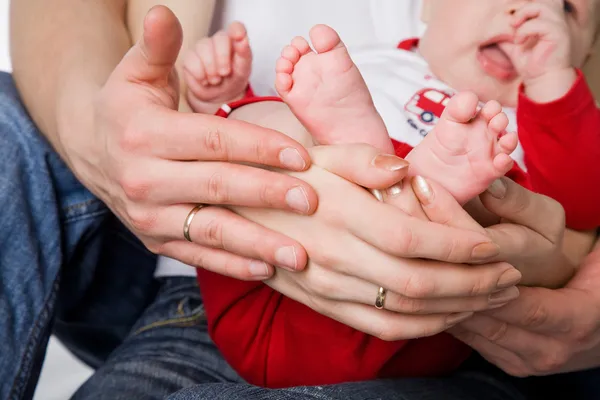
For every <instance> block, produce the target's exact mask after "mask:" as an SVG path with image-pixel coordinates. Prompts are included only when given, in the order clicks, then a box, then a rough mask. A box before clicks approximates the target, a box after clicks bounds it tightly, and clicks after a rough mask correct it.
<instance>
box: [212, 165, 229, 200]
mask: <svg viewBox="0 0 600 400" xmlns="http://www.w3.org/2000/svg"><path fill="white" fill-rule="evenodd" d="M206 194H207V196H208V199H209V202H210V203H212V204H224V203H227V202H228V201H229V200H230V198H229V191H228V190H227V187H226V185H225V184H224V182H223V175H222V174H221V173H220V172H215V173H213V174H212V175H211V177H210V178H209V179H208V182H207V188H206Z"/></svg>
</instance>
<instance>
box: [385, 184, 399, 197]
mask: <svg viewBox="0 0 600 400" xmlns="http://www.w3.org/2000/svg"><path fill="white" fill-rule="evenodd" d="M385 193H386V194H387V195H388V197H396V196H398V195H399V194H400V193H402V181H400V182H398V183H396V184H395V185H394V186H390V187H389V188H387V189H386V191H385Z"/></svg>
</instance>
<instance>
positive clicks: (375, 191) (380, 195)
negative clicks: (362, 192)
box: [371, 189, 384, 201]
mask: <svg viewBox="0 0 600 400" xmlns="http://www.w3.org/2000/svg"><path fill="white" fill-rule="evenodd" d="M371 193H372V194H373V196H375V198H376V199H377V200H379V201H383V200H384V199H383V193H381V190H379V189H371Z"/></svg>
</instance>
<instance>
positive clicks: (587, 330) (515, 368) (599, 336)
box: [450, 246, 600, 377]
mask: <svg viewBox="0 0 600 400" xmlns="http://www.w3.org/2000/svg"><path fill="white" fill-rule="evenodd" d="M450 333H452V334H454V336H456V337H457V338H458V339H460V340H462V341H463V342H465V343H466V344H468V345H469V346H471V347H472V348H473V349H475V350H477V351H478V352H479V353H480V354H481V355H482V356H483V357H485V358H486V359H487V360H488V361H490V362H491V363H493V364H495V365H497V366H498V367H499V368H501V369H503V370H504V371H505V372H507V373H508V374H510V375H514V376H519V377H525V376H531V375H547V374H556V373H561V372H569V371H576V370H582V369H588V368H593V367H598V366H600V246H596V249H595V250H594V251H593V252H592V253H591V254H590V255H589V256H588V257H587V258H586V259H585V261H584V262H583V264H582V265H581V267H580V270H579V271H578V272H577V275H575V277H574V278H573V279H572V280H571V281H570V282H569V284H568V285H567V286H566V287H565V288H563V289H558V290H551V289H544V288H521V296H520V297H519V298H518V299H517V300H515V301H513V302H512V303H509V304H508V305H506V306H504V307H502V308H499V309H497V310H494V311H489V312H485V313H479V314H476V315H475V316H473V317H472V318H471V319H469V320H467V321H465V322H463V323H461V324H460V325H458V326H456V327H455V328H452V329H451V330H450Z"/></svg>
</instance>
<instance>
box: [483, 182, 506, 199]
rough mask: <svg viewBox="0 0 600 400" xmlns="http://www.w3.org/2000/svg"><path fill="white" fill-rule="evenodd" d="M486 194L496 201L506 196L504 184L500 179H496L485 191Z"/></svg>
mask: <svg viewBox="0 0 600 400" xmlns="http://www.w3.org/2000/svg"><path fill="white" fill-rule="evenodd" d="M487 191H488V193H489V194H491V195H492V197H495V198H497V199H503V198H504V196H506V183H504V181H503V180H502V179H496V180H495V181H494V182H493V183H492V184H491V185H490V187H488V189H487Z"/></svg>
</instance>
